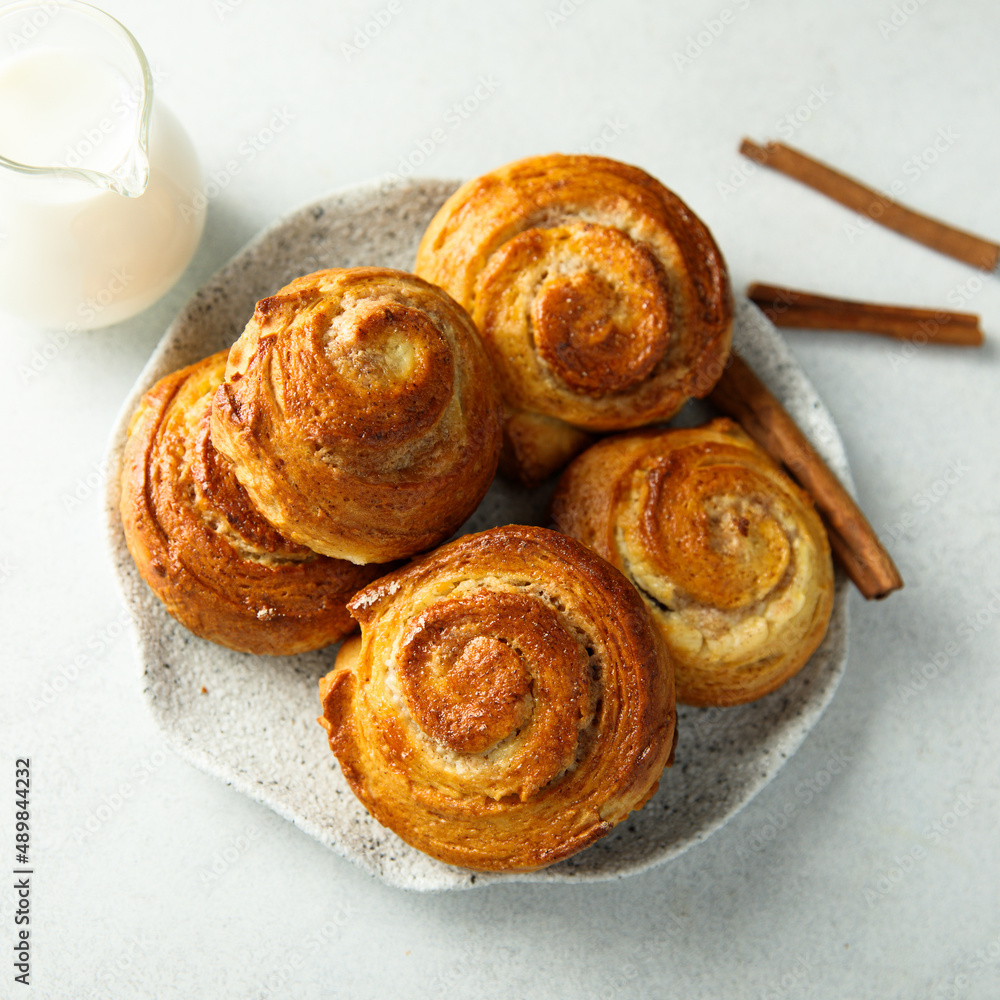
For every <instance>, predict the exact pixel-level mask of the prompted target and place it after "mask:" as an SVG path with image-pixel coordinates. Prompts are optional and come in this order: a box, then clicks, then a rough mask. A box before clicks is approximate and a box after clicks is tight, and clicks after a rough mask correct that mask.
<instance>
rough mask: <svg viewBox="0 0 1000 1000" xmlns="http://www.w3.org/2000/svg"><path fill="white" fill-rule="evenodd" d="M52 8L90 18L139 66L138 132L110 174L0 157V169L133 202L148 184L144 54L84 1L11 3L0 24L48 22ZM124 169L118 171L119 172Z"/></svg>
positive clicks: (148, 96) (2, 8)
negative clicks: (82, 185) (33, 17)
mask: <svg viewBox="0 0 1000 1000" xmlns="http://www.w3.org/2000/svg"><path fill="white" fill-rule="evenodd" d="M53 8H61V9H64V10H67V11H73V12H75V13H78V14H82V15H84V16H85V17H89V18H90V19H91V20H92V21H94V22H96V23H97V24H99V25H101V26H103V27H105V28H107V29H108V30H109V31H110V32H111V33H112V34H114V35H117V36H118V38H119V39H120V40H121V41H123V42H124V43H125V45H126V47H127V49H129V50H131V53H132V55H134V56H135V59H136V61H137V63H138V66H139V74H140V77H141V87H142V93H141V94H140V95H139V109H140V110H139V115H138V119H137V128H136V129H135V134H134V135H133V137H132V141H131V143H130V147H129V151H128V152H127V153H126V154H125V156H124V157H123V159H122V161H121V163H119V164H118V167H117V168H115V169H114V170H112V171H110V172H106V171H103V170H90V169H88V168H86V167H68V166H59V165H49V166H38V165H35V164H30V163H21V162H20V161H18V160H12V159H10V158H9V157H6V156H4V155H3V154H2V153H0V167H6V168H7V169H8V170H13V171H15V172H16V173H19V174H23V175H25V176H28V177H69V178H76V179H78V180H84V181H86V182H88V183H89V184H92V185H94V186H96V187H98V188H103V189H106V190H111V191H115V192H117V193H118V194H120V195H124V196H125V197H127V198H136V197H138V196H140V195H141V194H142V193H143V192H144V191H145V190H146V185H147V183H148V180H149V159H148V157H149V126H150V120H151V118H152V114H153V74H152V71H151V70H150V68H149V61H148V60H147V59H146V53H145V52H143V50H142V46H141V45H140V44H139V42H138V40H137V39H136V37H135V35H133V34H132V32H131V31H129V30H128V28H126V27H125V25H124V24H122V23H121V21H119V20H118V19H117V18H116V17H114V16H112V15H111V14H109V13H108V12H107V11H105V10H101V8H100V7H95V6H94V5H93V4H89V3H84V2H83V0H14V2H13V3H4V4H0V20H2V19H3V18H6V17H7V16H15V15H18V14H22V13H25V12H27V11H31V10H35V11H41V12H42V13H44V14H46V16H47V18H48V17H52V16H54V15H52V14H51V11H52V9H53ZM123 167H124V168H125V169H121V168H123Z"/></svg>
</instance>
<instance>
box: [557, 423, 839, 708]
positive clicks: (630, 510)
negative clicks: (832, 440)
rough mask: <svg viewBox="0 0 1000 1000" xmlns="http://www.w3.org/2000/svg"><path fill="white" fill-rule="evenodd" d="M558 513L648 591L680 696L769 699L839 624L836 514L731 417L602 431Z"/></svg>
mask: <svg viewBox="0 0 1000 1000" xmlns="http://www.w3.org/2000/svg"><path fill="white" fill-rule="evenodd" d="M552 514H553V521H554V523H555V525H556V527H558V528H559V529H560V530H561V531H565V532H566V533H567V534H569V535H572V536H573V537H575V538H578V539H580V540H581V541H583V542H584V543H586V544H587V545H589V546H590V547H591V548H593V549H594V550H595V551H596V552H598V553H600V554H601V555H602V556H604V558H606V559H608V560H609V561H610V562H611V563H612V564H613V565H614V566H616V567H617V568H618V569H620V570H621V571H622V572H623V573H624V574H625V576H626V577H628V579H629V580H630V581H631V582H632V583H633V584H634V585H635V586H636V587H637V588H638V590H639V592H640V593H641V594H642V595H643V598H644V599H645V601H646V604H647V606H648V607H649V608H650V610H651V612H652V614H653V618H654V619H655V621H656V622H657V624H658V625H659V627H660V629H661V631H662V633H663V636H664V638H665V639H666V642H667V645H668V646H669V647H670V651H671V654H672V656H673V659H674V665H675V670H676V678H677V698H678V701H682V702H685V703H687V704H692V705H734V704H739V703H742V702H747V701H752V700H754V699H756V698H760V697H762V696H763V695H765V694H767V693H768V692H770V691H773V690H774V689H775V688H777V687H778V686H779V685H781V684H783V683H784V682H785V681H786V680H788V678H790V677H791V676H793V675H794V674H795V673H796V672H797V671H798V670H799V669H800V668H801V667H802V666H803V665H804V664H805V662H806V661H807V660H808V659H809V657H810V656H811V655H812V653H813V651H814V650H815V649H816V647H817V646H818V645H819V643H820V642H821V641H822V639H823V636H824V634H825V633H826V628H827V624H828V622H829V619H830V614H831V611H832V608H833V564H832V561H831V557H830V545H829V541H828V539H827V536H826V531H825V529H824V527H823V523H822V521H821V520H820V518H819V515H818V514H817V513H816V510H815V508H814V507H813V504H812V501H811V500H810V498H809V497H808V496H807V495H806V493H805V492H804V491H803V490H802V489H800V488H799V487H798V486H797V485H796V484H795V483H793V482H792V481H791V479H789V478H788V476H787V475H786V474H785V473H784V472H783V471H782V470H781V468H780V467H779V466H778V465H777V464H776V463H775V462H774V460H773V459H772V458H771V457H770V456H769V455H768V454H767V453H766V452H765V451H763V449H761V448H760V447H759V446H758V445H757V444H756V443H754V442H753V441H752V440H751V439H750V438H749V437H748V436H747V435H746V434H745V433H744V432H743V430H742V428H740V427H739V426H738V425H737V424H735V423H734V422H733V421H731V420H728V419H726V418H720V419H718V420H713V421H712V422H711V423H709V424H706V425H705V426H704V427H697V428H691V429H685V430H672V431H660V432H645V433H639V434H632V435H622V436H619V437H614V438H608V439H606V440H604V441H601V442H599V443H598V444H597V445H595V446H594V447H593V448H590V449H589V450H588V451H586V452H584V453H583V454H582V455H580V456H579V457H578V458H577V459H576V460H575V461H574V462H573V463H572V464H571V465H570V466H569V468H567V469H566V471H565V472H564V473H563V476H562V479H561V480H560V482H559V486H558V488H557V490H556V493H555V495H554V497H553V501H552Z"/></svg>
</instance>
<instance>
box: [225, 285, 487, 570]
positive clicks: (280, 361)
mask: <svg viewBox="0 0 1000 1000" xmlns="http://www.w3.org/2000/svg"><path fill="white" fill-rule="evenodd" d="M500 418H501V411H500V399H499V394H498V390H497V387H496V383H495V377H494V373H493V369H492V365H491V363H490V360H489V358H488V357H487V355H486V353H485V351H484V350H483V347H482V345H481V344H480V342H479V338H478V336H477V334H476V331H475V327H474V326H473V324H472V322H471V320H470V319H469V317H468V316H467V315H466V314H465V312H464V311H463V310H462V308H461V307H460V306H458V305H457V304H456V303H455V302H454V301H453V300H452V299H451V298H450V297H449V296H448V295H447V294H445V293H444V292H442V291H441V290H440V289H439V288H435V287H434V286H432V285H429V284H428V283H427V282H426V281H423V280H421V279H420V278H416V277H414V276H413V275H410V274H406V273H404V272H402V271H393V270H389V269H387V268H375V267H366V268H351V269H331V270H326V271H317V272H316V273H315V274H310V275H306V276H305V277H302V278H297V279H296V280H295V281H293V282H291V283H290V284H289V285H287V286H286V287H284V288H282V289H281V290H280V291H278V292H277V293H276V294H274V295H272V296H270V297H269V298H266V299H262V300H261V301H260V302H258V303H257V308H256V310H255V311H254V315H253V318H252V319H251V320H250V322H249V323H248V324H247V327H246V329H245V330H244V332H243V334H242V336H241V337H240V338H239V340H238V341H237V342H236V343H235V344H234V345H233V347H232V349H231V350H230V352H229V364H228V365H227V368H226V378H225V381H224V383H223V384H222V385H221V386H220V387H219V390H218V392H217V393H216V397H215V402H214V405H213V414H212V440H213V441H214V442H215V445H216V447H217V448H218V449H219V450H220V451H221V452H222V453H223V454H224V455H226V456H227V457H228V458H229V459H230V460H231V461H232V462H233V464H234V468H235V470H236V475H237V477H238V478H239V480H240V482H241V483H242V484H243V486H244V488H245V489H246V491H247V493H248V494H249V495H250V496H251V498H252V499H253V501H254V503H255V504H256V506H257V507H258V509H259V510H260V511H261V513H262V514H263V515H264V516H265V517H266V518H267V520H268V521H269V522H270V523H271V524H273V525H274V526H275V527H276V528H277V529H278V530H279V531H281V533H282V534H284V535H286V536H287V537H289V538H291V539H293V540H294V541H297V542H300V543H301V544H303V545H307V546H309V547H310V548H312V549H315V550H316V551H317V552H322V553H324V554H326V555H329V556H334V557H337V558H342V559H349V560H351V561H352V562H356V563H366V562H386V561H388V560H391V559H396V558H402V557H404V556H408V555H412V554H414V553H417V552H422V551H424V550H425V549H428V548H430V547H431V546H433V545H435V544H437V543H438V542H440V541H442V540H443V539H444V538H447V537H448V535H450V534H451V533H452V532H453V531H455V529H456V528H457V527H458V526H459V525H460V524H461V523H462V522H463V521H464V520H465V519H466V518H467V517H468V516H469V514H471V513H472V511H473V510H475V508H476V506H477V505H478V503H479V501H480V500H481V499H482V497H483V495H484V494H485V493H486V490H487V489H488V488H489V484H490V482H491V481H492V479H493V475H494V473H495V472H496V465H497V457H498V455H499V450H500Z"/></svg>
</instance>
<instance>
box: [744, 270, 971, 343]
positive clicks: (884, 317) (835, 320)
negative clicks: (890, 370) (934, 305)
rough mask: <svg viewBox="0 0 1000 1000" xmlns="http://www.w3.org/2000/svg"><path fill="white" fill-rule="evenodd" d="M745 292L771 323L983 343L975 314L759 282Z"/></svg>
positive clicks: (810, 328)
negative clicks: (833, 296) (808, 290)
mask: <svg viewBox="0 0 1000 1000" xmlns="http://www.w3.org/2000/svg"><path fill="white" fill-rule="evenodd" d="M747 296H748V297H749V298H750V300H751V301H752V302H755V303H756V304H757V305H758V306H760V308H761V309H762V310H763V311H764V314H765V315H766V316H767V318H768V319H769V320H771V322H772V323H774V325H775V326H782V327H797V328H798V329H800V330H801V329H804V330H853V331H865V332H867V333H879V334H883V335H884V336H887V337H895V338H897V339H898V340H917V341H919V342H921V343H926V342H927V341H933V342H934V343H935V344H960V345H963V346H968V347H978V346H980V345H981V344H982V342H983V333H982V330H980V329H979V317H978V316H977V315H975V314H974V313H964V312H951V311H948V310H944V309H917V308H915V307H912V306H892V305H879V304H876V303H874V302H858V301H856V300H853V299H834V298H829V297H827V296H825V295H815V294H813V293H812V292H800V291H797V290H795V289H793V288H780V287H778V286H777V285H764V284H760V283H759V282H754V283H753V284H752V285H751V286H750V287H749V288H748V289H747Z"/></svg>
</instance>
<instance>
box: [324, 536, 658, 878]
mask: <svg viewBox="0 0 1000 1000" xmlns="http://www.w3.org/2000/svg"><path fill="white" fill-rule="evenodd" d="M350 608H351V612H352V614H354V615H355V616H356V617H357V618H358V620H359V621H360V622H361V636H360V637H357V638H356V639H352V640H349V641H348V642H347V643H345V644H344V646H343V647H342V649H341V652H340V655H339V656H338V657H337V664H336V667H335V669H334V670H333V671H332V672H331V673H330V674H328V675H327V676H326V677H325V678H323V680H321V681H320V697H321V700H322V703H323V718H321V719H320V720H319V721H320V723H321V724H322V725H323V726H324V727H325V728H326V730H327V731H328V733H329V736H330V746H331V748H332V750H333V752H334V753H335V754H336V755H337V757H338V758H339V760H340V766H341V770H342V771H343V774H344V776H345V777H346V779H347V781H348V782H349V783H350V785H351V787H352V788H353V789H354V792H355V794H356V795H357V796H358V798H359V799H360V800H361V801H362V803H364V805H365V806H366V808H367V809H368V810H369V811H370V812H371V813H372V815H373V816H374V817H375V818H376V819H377V820H378V821H379V822H381V823H383V824H384V825H385V826H388V827H389V828H391V829H392V830H394V831H395V832H396V833H397V834H399V836H400V837H402V838H403V840H405V841H407V843H409V844H412V845H413V846H414V847H416V848H419V849H420V850H421V851H424V852H426V853H427V854H430V855H432V856H433V857H435V858H438V859H439V860H441V861H445V862H448V863H449V864H454V865H461V866H463V867H466V868H474V869H479V870H490V871H506V870H519V871H523V870H530V869H533V868H541V867H543V866H545V865H548V864H551V863H553V862H555V861H558V860H560V859H561V858H565V857H567V856H568V855H570V854H573V853H574V852H576V851H579V850H581V849H582V848H584V847H586V846H588V845H589V844H591V843H593V842H594V841H595V840H597V839H598V838H599V837H601V836H602V835H603V834H605V833H607V831H608V830H610V829H611V828H612V827H613V826H614V825H615V824H616V823H619V822H621V821H622V820H623V819H625V817H626V816H627V815H628V813H629V811H630V810H632V809H638V808H639V807H641V806H642V805H643V804H644V803H645V802H646V801H647V800H648V799H649V797H650V796H651V795H652V794H653V792H654V791H655V790H656V786H657V782H658V780H659V777H660V773H661V771H662V769H663V767H664V764H665V763H666V762H667V759H668V757H669V755H670V753H671V750H672V747H673V740H674V731H675V730H674V726H675V708H674V690H673V678H672V673H671V668H670V661H669V657H668V655H667V652H666V648H665V646H664V645H663V641H662V639H661V637H660V635H659V633H658V632H657V630H656V628H655V626H654V625H653V623H652V621H651V619H650V617H649V614H648V612H647V611H646V609H645V607H644V606H643V603H642V601H641V600H640V599H639V596H638V595H637V594H636V593H635V590H634V589H633V588H632V587H630V586H629V585H628V583H627V582H626V581H625V580H624V579H623V578H622V576H621V574H620V573H618V572H617V571H616V570H614V569H612V568H611V567H610V566H609V565H608V564H607V563H606V562H605V561H604V560H603V559H600V558H598V557H597V556H596V555H595V554H594V553H593V552H591V551H589V550H588V549H586V548H585V547H584V546H583V545H581V544H580V543H579V542H576V541H574V540H573V539H571V538H566V537H565V536H563V535H560V534H558V533H556V532H553V531H548V530H546V529H544V528H530V527H520V526H508V527H504V528H494V529H492V530H490V531H484V532H481V533H479V534H474V535H466V536H464V537H462V538H460V539H458V540H457V541H455V542H452V543H450V544H448V545H444V546H442V547H441V548H440V549H437V550H436V551H435V552H432V553H430V554H428V555H426V556H424V557H422V558H420V559H418V560H416V561H414V562H413V563H411V564H410V565H409V566H406V567H404V568H403V569H401V570H398V571H396V572H394V573H391V574H389V575H388V576H385V577H383V578H382V579H381V580H378V581H376V582H375V583H373V584H372V585H371V586H370V587H368V588H366V589H365V590H363V591H361V592H360V593H359V594H358V595H357V597H356V598H355V599H354V600H353V601H352V602H351V605H350Z"/></svg>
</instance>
